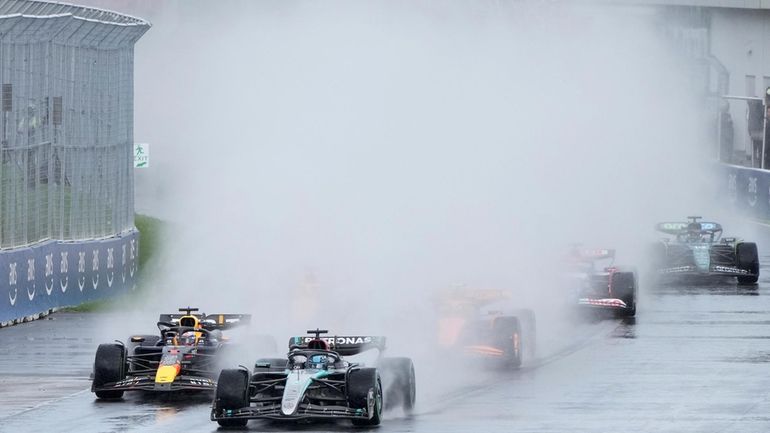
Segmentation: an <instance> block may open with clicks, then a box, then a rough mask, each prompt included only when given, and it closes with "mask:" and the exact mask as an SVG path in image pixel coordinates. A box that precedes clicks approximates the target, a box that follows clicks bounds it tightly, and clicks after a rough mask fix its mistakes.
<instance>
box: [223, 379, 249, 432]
mask: <svg viewBox="0 0 770 433" xmlns="http://www.w3.org/2000/svg"><path fill="white" fill-rule="evenodd" d="M248 406H249V372H248V371H246V370H243V369H226V370H222V372H221V373H219V379H217V390H216V394H215V397H214V411H215V412H216V413H217V416H222V414H223V413H225V412H227V411H235V410H239V409H242V408H244V407H248ZM217 422H218V423H219V425H221V426H222V427H244V426H246V423H248V420H247V419H244V418H233V419H218V420H217Z"/></svg>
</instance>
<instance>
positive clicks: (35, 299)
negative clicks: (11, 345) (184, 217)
mask: <svg viewBox="0 0 770 433" xmlns="http://www.w3.org/2000/svg"><path fill="white" fill-rule="evenodd" d="M138 263H139V232H138V231H136V230H132V231H129V232H126V233H124V234H121V235H119V236H115V237H111V238H105V239H99V240H93V241H77V242H74V241H67V242H63V241H49V242H42V243H40V244H36V245H34V246H30V247H27V248H15V249H12V250H6V251H0V326H6V325H9V324H13V323H18V322H20V321H24V320H30V319H34V318H37V317H39V316H40V315H43V314H47V313H48V312H50V311H52V310H53V309H55V308H59V307H65V306H71V305H78V304H81V303H83V302H87V301H93V300H97V299H103V298H107V297H112V296H115V295H117V294H120V293H124V292H126V291H129V290H134V289H135V288H136V279H137V271H138ZM3 295H5V296H3Z"/></svg>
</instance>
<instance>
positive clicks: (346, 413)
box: [211, 403, 371, 421]
mask: <svg viewBox="0 0 770 433" xmlns="http://www.w3.org/2000/svg"><path fill="white" fill-rule="evenodd" d="M314 418H315V419H321V418H327V419H328V418H336V419H370V418H371V416H369V413H368V411H367V410H366V409H353V408H350V407H347V406H341V405H335V406H320V405H314V404H308V403H303V404H300V405H299V408H297V411H296V412H295V413H294V414H293V415H284V414H283V412H281V404H280V403H275V404H271V405H265V406H259V407H257V406H249V407H244V408H241V409H235V410H228V409H219V410H217V409H216V408H215V409H212V410H211V420H212V421H218V420H227V419H274V420H282V419H283V420H300V419H314Z"/></svg>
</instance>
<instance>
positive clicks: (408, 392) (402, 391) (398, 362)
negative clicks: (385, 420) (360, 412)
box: [378, 358, 417, 414]
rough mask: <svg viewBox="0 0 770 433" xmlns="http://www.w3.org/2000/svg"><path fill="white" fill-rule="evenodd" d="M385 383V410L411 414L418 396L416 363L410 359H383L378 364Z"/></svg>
mask: <svg viewBox="0 0 770 433" xmlns="http://www.w3.org/2000/svg"><path fill="white" fill-rule="evenodd" d="M378 367H379V369H380V371H381V372H382V375H383V378H384V382H385V386H384V387H385V408H387V409H392V408H395V407H398V406H400V407H401V409H402V410H403V411H404V413H407V414H409V413H411V412H412V410H413V409H414V402H415V399H416V395H417V383H416V380H415V375H414V363H413V362H412V360H411V359H409V358H383V359H382V360H381V361H380V363H379V364H378Z"/></svg>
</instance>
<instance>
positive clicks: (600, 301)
mask: <svg viewBox="0 0 770 433" xmlns="http://www.w3.org/2000/svg"><path fill="white" fill-rule="evenodd" d="M578 305H580V306H583V307H589V308H595V309H600V310H626V309H628V308H629V306H628V305H627V304H626V303H625V302H623V301H622V300H620V299H615V298H580V299H578Z"/></svg>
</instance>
